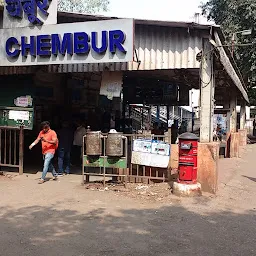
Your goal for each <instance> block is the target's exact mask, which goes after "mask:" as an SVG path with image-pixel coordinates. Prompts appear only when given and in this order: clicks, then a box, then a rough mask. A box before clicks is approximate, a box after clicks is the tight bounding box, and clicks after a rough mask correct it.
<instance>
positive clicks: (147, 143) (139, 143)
mask: <svg viewBox="0 0 256 256" xmlns="http://www.w3.org/2000/svg"><path fill="white" fill-rule="evenodd" d="M151 150H152V141H151V140H142V139H138V140H134V141H133V151H135V152H144V153H151Z"/></svg>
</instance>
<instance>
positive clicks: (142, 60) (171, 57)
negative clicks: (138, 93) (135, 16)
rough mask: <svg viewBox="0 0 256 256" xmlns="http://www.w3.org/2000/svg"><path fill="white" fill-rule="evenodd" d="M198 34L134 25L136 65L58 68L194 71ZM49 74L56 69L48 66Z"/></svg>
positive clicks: (66, 68) (61, 68) (62, 68)
mask: <svg viewBox="0 0 256 256" xmlns="http://www.w3.org/2000/svg"><path fill="white" fill-rule="evenodd" d="M202 33H203V32H202V31H201V32H200V31H196V30H189V29H187V28H179V29H176V28H172V27H161V29H159V26H149V25H137V26H136V28H135V49H136V53H137V56H138V60H139V62H136V61H137V60H136V55H135V57H134V61H133V62H130V63H106V64H75V65H59V66H58V72H60V73H62V72H64V73H65V72H96V71H103V70H104V69H109V70H110V71H125V70H155V69H188V68H189V69H196V68H199V65H200V64H199V62H198V61H196V55H197V53H198V52H199V51H200V49H201V48H202V36H203V34H202ZM49 69H50V71H53V69H56V66H55V67H54V66H49Z"/></svg>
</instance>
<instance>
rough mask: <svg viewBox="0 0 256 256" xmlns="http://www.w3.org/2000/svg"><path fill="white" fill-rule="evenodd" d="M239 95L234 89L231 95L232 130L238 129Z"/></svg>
mask: <svg viewBox="0 0 256 256" xmlns="http://www.w3.org/2000/svg"><path fill="white" fill-rule="evenodd" d="M236 106H237V95H236V91H232V92H231V95H230V132H236V131H237V111H236Z"/></svg>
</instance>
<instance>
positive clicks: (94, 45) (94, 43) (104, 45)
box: [92, 31, 108, 54]
mask: <svg viewBox="0 0 256 256" xmlns="http://www.w3.org/2000/svg"><path fill="white" fill-rule="evenodd" d="M97 42H98V33H97V32H92V49H93V50H94V51H95V52H97V53H99V54H101V53H104V52H106V51H107V48H108V42H107V31H102V39H101V47H100V48H99V47H98V46H97Z"/></svg>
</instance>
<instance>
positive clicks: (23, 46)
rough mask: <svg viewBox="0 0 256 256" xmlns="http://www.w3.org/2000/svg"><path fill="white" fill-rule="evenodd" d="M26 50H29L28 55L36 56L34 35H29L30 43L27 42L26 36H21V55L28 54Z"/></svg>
mask: <svg viewBox="0 0 256 256" xmlns="http://www.w3.org/2000/svg"><path fill="white" fill-rule="evenodd" d="M28 52H30V55H32V56H36V47H35V37H34V36H30V43H27V37H26V36H22V37H21V54H22V56H24V57H26V56H28Z"/></svg>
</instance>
